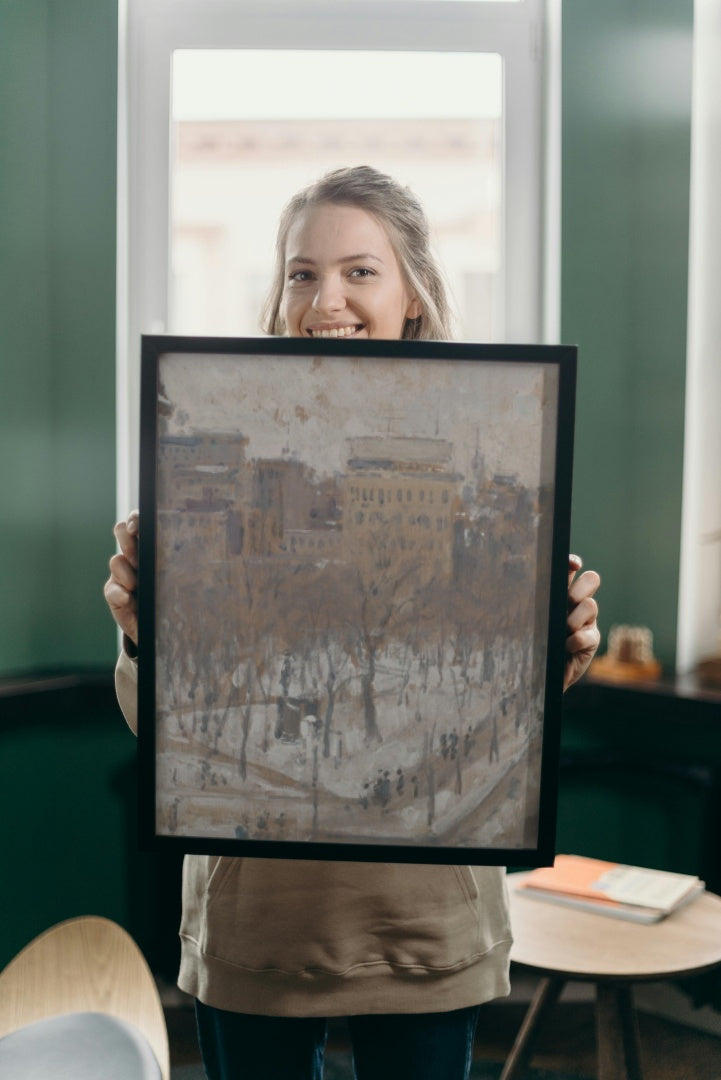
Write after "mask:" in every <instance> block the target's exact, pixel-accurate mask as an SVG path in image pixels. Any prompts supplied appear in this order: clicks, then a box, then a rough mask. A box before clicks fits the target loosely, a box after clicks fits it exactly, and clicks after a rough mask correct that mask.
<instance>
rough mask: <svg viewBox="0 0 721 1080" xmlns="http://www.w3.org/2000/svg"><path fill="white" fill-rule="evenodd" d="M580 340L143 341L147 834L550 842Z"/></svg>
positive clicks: (181, 840) (310, 848)
mask: <svg viewBox="0 0 721 1080" xmlns="http://www.w3.org/2000/svg"><path fill="white" fill-rule="evenodd" d="M575 371H576V351H575V349H574V348H572V347H565V346H559V347H555V346H526V345H523V346H514V345H473V344H441V343H438V342H411V341H398V342H388V341H364V342H362V343H361V342H355V341H344V340H342V339H324V340H312V341H311V340H305V339H298V338H257V339H221V338H210V339H208V338H180V337H177V338H175V337H145V338H144V339H143V353H142V392H141V492H140V512H141V530H140V554H139V617H140V630H139V635H140V644H139V743H140V746H139V753H140V766H141V785H140V786H141V812H140V817H141V836H142V840H143V842H144V844H145V846H149V847H164V846H171V847H172V846H175V847H177V848H179V849H182V850H185V851H192V852H200V853H210V854H216V853H217V854H236V855H257V856H261V857H269V856H270V857H273V856H282V857H284V858H289V857H290V858H320V859H350V860H369V861H376V862H377V861H393V862H404V861H406V862H429V863H449V862H465V863H475V864H498V865H523V866H529V865H539V864H543V863H547V862H549V861H551V860H552V858H553V854H554V835H555V818H556V798H557V771H558V757H559V743H560V709H561V694H562V682H563V669H564V657H565V617H566V603H567V601H566V590H567V566H568V544H569V518H570V493H571V460H572V442H573V416H574V397H575Z"/></svg>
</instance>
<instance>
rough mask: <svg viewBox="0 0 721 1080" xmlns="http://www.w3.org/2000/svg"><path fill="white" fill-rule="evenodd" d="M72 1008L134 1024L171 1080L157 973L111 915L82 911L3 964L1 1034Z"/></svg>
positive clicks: (0, 984) (0, 1006)
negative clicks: (153, 971)
mask: <svg viewBox="0 0 721 1080" xmlns="http://www.w3.org/2000/svg"><path fill="white" fill-rule="evenodd" d="M74 1012H96V1013H104V1014H106V1015H108V1016H114V1017H117V1018H118V1019H120V1020H124V1021H125V1022H126V1023H128V1024H132V1025H133V1026H134V1027H135V1028H137V1029H138V1031H140V1032H142V1034H143V1035H144V1036H145V1038H146V1039H147V1040H148V1042H149V1043H150V1046H151V1047H152V1049H153V1052H154V1054H155V1057H156V1058H157V1061H158V1064H159V1066H160V1070H161V1073H162V1076H163V1080H169V1077H170V1054H169V1050H168V1032H167V1027H166V1024H165V1015H164V1013H163V1007H162V1004H161V1002H160V996H159V994H158V990H157V987H156V985H155V980H154V978H153V976H152V973H151V971H150V968H149V967H148V965H147V963H146V960H145V957H144V956H143V954H142V952H141V951H140V949H139V948H138V946H137V945H136V944H135V942H134V941H133V939H132V938H131V937H130V935H129V934H128V933H127V932H126V931H125V930H123V928H122V927H121V926H118V924H117V923H114V922H112V921H111V920H110V919H105V918H101V917H99V916H96V915H84V916H81V917H79V918H76V919H69V920H67V921H66V922H61V923H58V924H57V925H56V926H53V927H51V928H50V929H49V930H46V931H45V932H44V933H42V934H40V935H39V936H38V937H36V938H35V939H34V940H33V941H31V942H30V944H29V945H26V946H25V948H24V949H23V950H22V951H21V952H20V953H18V955H17V956H16V957H15V958H14V959H13V960H11V961H10V963H9V964H8V965H7V967H6V968H5V969H4V971H2V972H0V1037H2V1036H3V1035H7V1034H9V1033H10V1032H12V1031H17V1030H18V1029H20V1028H22V1027H25V1025H27V1024H31V1023H33V1022H34V1021H36V1020H45V1019H48V1018H49V1017H52V1016H61V1015H64V1014H66V1013H74Z"/></svg>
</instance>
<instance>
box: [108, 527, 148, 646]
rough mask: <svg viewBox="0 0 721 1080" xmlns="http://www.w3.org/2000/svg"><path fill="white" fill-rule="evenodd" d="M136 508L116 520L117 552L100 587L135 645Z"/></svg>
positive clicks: (136, 585)
mask: <svg viewBox="0 0 721 1080" xmlns="http://www.w3.org/2000/svg"><path fill="white" fill-rule="evenodd" d="M139 522H140V515H139V514H138V511H137V510H133V511H131V513H130V514H128V517H127V520H126V521H119V522H118V523H117V525H116V526H115V528H114V529H113V533H114V534H115V539H116V540H117V541H118V546H119V547H120V553H119V554H117V555H113V557H112V559H111V560H110V577H109V578H108V580H107V581H106V582H105V588H104V590H103V592H104V594H105V599H106V601H107V604H108V607H109V608H110V613H111V615H112V616H113V618H114V619H115V621H116V623H117V624H118V626H119V627H120V629H121V630H122V631H123V633H124V634H125V635H127V637H129V638H130V640H131V641H132V642H133V644H134V645H137V644H138V601H137V589H138V530H139Z"/></svg>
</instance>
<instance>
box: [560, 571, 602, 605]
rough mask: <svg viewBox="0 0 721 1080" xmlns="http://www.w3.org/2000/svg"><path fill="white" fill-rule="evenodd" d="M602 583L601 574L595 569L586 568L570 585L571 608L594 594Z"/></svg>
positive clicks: (569, 600) (569, 601)
mask: <svg viewBox="0 0 721 1080" xmlns="http://www.w3.org/2000/svg"><path fill="white" fill-rule="evenodd" d="M600 585H601V578H600V575H599V574H597V573H596V571H595V570H586V571H584V573H583V574H581V576H580V577H578V578H576V580H575V581H574V582H573V584H571V585H570V586H569V589H568V604H569V608H571V607H573V606H575V605H576V604H580V603H581V601H582V600H585V599H586V597H587V596H593V595H594V593H595V592H597V590H598V589H599V587H600Z"/></svg>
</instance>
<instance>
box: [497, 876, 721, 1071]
mask: <svg viewBox="0 0 721 1080" xmlns="http://www.w3.org/2000/svg"><path fill="white" fill-rule="evenodd" d="M524 877H525V875H524V874H509V875H508V885H509V894H510V901H511V925H512V928H513V936H514V944H513V948H512V950H511V960H512V961H514V962H515V963H517V964H521V965H523V966H524V967H526V968H529V969H530V970H532V971H534V972H536V973H538V974H540V975H541V976H542V979H541V981H540V983H539V985H538V988H537V990H536V992H535V994H534V997H533V1000H532V1001H531V1004H530V1006H529V1009H528V1012H527V1013H526V1016H525V1018H524V1021H523V1024H522V1025H521V1029H520V1031H519V1033H518V1035H517V1037H516V1041H515V1043H514V1045H513V1048H512V1050H511V1053H510V1055H509V1057H508V1060H507V1062H506V1064H505V1067H504V1069H503V1072H502V1074H501V1080H519V1078H520V1077H522V1076H523V1074H524V1071H525V1069H526V1066H527V1065H528V1063H529V1061H530V1058H531V1054H532V1052H533V1043H534V1039H535V1036H536V1034H537V1032H538V1030H539V1027H540V1024H541V1023H542V1021H543V1019H544V1017H545V1016H547V1014H548V1013H549V1011H550V1010H551V1008H552V1007H553V1005H554V1004H555V1002H556V1001H557V1000H558V997H559V995H560V993H561V990H562V989H563V986H564V984H565V983H566V982H568V981H573V980H575V981H578V982H592V983H594V984H595V986H596V1033H597V1046H598V1078H599V1080H643V1074H642V1072H641V1063H640V1056H639V1047H638V1030H637V1024H636V1017H635V1014H634V1010H633V999H632V986H633V983H637V982H655V981H658V980H661V979H671V978H679V977H681V976H688V975H697V974H700V973H701V972H703V971H709V970H711V969H712V968H715V967H719V966H721V898H720V897H718V896H716V895H714V894H713V893H709V892H706V893H703V894H702V895H701V896H699V897H697V898H696V899H695V900H693V901H691V903H690V904H687V905H686V906H685V907H683V908H681V909H680V910H678V911H676V912H674V913H673V914H672V915H669V916H667V917H666V918H665V919H663V920H662V921H661V922H658V923H652V924H650V925H649V924H646V923H636V922H626V921H624V920H621V919H616V918H611V917H609V916H607V915H595V914H591V913H589V912H586V911H576V910H574V909H573V908H568V907H562V906H560V905H557V904H551V903H543V902H542V901H540V900H534V899H529V898H528V897H526V896H524V895H523V892H522V890H520V891H519V890H518V889H517V887H516V886H517V883H518V882H519V881H521V880H522V879H523V878H524Z"/></svg>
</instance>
